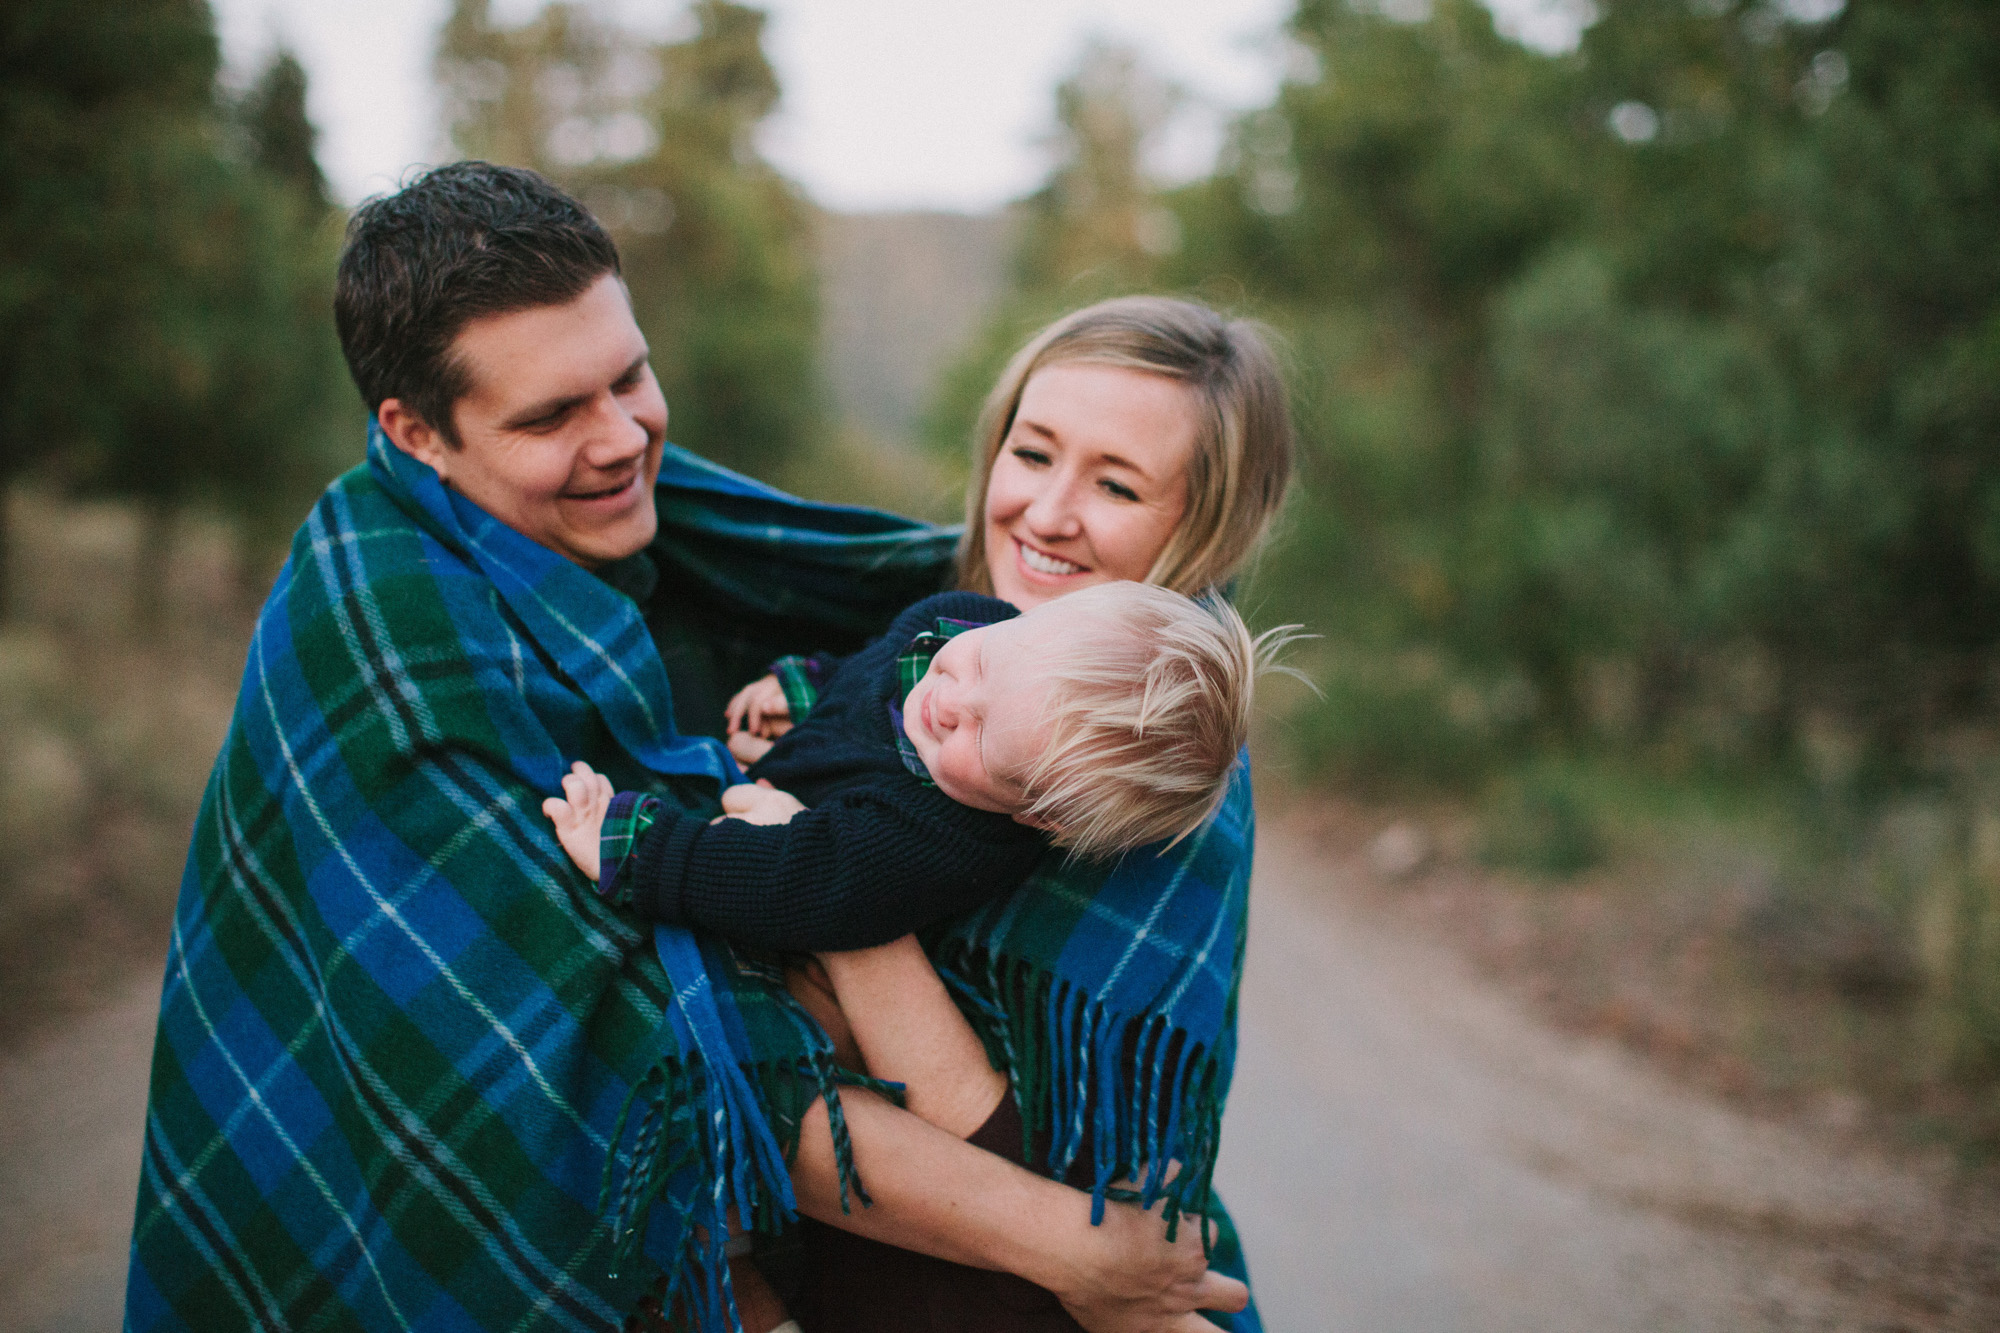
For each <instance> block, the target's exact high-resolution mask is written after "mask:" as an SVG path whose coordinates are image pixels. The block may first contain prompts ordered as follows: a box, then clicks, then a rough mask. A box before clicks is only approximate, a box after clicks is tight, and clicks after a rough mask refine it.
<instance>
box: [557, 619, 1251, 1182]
mask: <svg viewBox="0 0 2000 1333" xmlns="http://www.w3.org/2000/svg"><path fill="white" fill-rule="evenodd" d="M1281 641H1282V634H1281V633H1280V632H1274V633H1273V634H1269V635H1266V636H1264V638H1263V639H1261V640H1257V639H1252V637H1251V636H1250V634H1249V631H1248V630H1247V629H1246V628H1245V627H1244V624H1243V622H1242V620H1241V618H1240V617H1238V616H1237V614H1236V612H1235V611H1234V610H1233V609H1231V608H1230V607H1229V606H1228V605H1227V604H1226V603H1223V602H1220V601H1199V602H1198V601H1195V600H1192V599H1190V598H1187V597H1184V596H1181V595H1180V594H1178V593H1173V592H1168V591H1166V590H1164V589H1161V588H1156V587H1151V586H1149V585H1145V584H1139V583H1132V582H1115V583H1106V584H1101V585H1098V586H1095V587H1091V588H1086V589H1082V590H1080V591H1078V592H1075V593H1072V594H1070V595H1068V596H1066V597H1061V598H1058V599H1055V600H1053V601H1051V602H1048V603H1046V604H1044V605H1042V606H1039V607H1036V608H1035V609H1033V610H1031V611H1029V612H1028V613H1026V614H1025V615H1023V614H1020V613H1018V612H1017V611H1016V610H1015V608H1014V607H1012V606H1011V605H1009V604H1008V603H1006V602H1002V601H998V600H996V599H994V598H991V597H984V596H980V595H978V594H973V593H944V594H940V595H938V596H935V597H929V598H926V599H924V600H923V601H921V602H918V603H917V604H915V605H914V606H912V607H910V608H909V609H908V610H906V611H904V612H903V613H902V615H900V616H898V617H897V619H896V621H895V623H894V624H893V625H892V626H891V627H890V630H889V632H888V633H887V634H885V635H883V636H882V637H881V638H880V639H877V640H876V641H875V642H873V643H871V644H870V645H869V646H868V647H866V648H864V649H862V650H861V651H860V652H859V653H856V654H854V655H853V656H852V657H849V658H847V659H845V660H842V661H839V662H829V661H826V660H825V659H818V660H816V661H814V662H811V663H809V664H807V667H806V669H805V674H806V675H807V676H810V677H817V678H818V681H819V697H818V698H817V700H815V701H813V702H812V703H811V705H810V711H809V712H806V713H805V715H804V716H803V717H800V718H797V719H795V721H796V725H794V726H792V727H791V729H790V730H789V731H786V732H785V733H784V734H783V735H782V736H780V737H779V738H778V739H777V740H776V741H775V743H773V744H772V745H771V746H770V748H769V750H768V752H767V753H765V754H764V756H763V758H762V759H760V760H759V761H758V762H757V763H755V764H754V765H753V766H752V768H751V769H750V776H752V777H754V778H755V779H757V780H758V781H757V782H756V783H754V784H745V785H742V786H737V787H731V788H729V789H728V790H727V791H726V792H725V793H724V795H723V808H724V810H725V812H726V813H725V815H724V816H723V817H722V818H719V819H717V820H715V821H713V822H710V821H707V820H703V819H700V818H697V817H694V816H690V815H686V814H683V813H681V812H679V811H677V810H674V809H672V808H671V807H669V806H666V805H665V804H664V803H655V804H656V806H657V809H656V810H654V811H653V814H654V822H653V824H652V825H651V827H650V828H649V829H648V830H647V831H646V832H645V834H644V835H643V836H642V837H641V838H640V839H639V841H638V843H637V844H636V845H635V846H634V847H633V848H632V849H631V851H630V853H629V856H628V858H627V860H626V863H625V866H624V868H623V869H622V870H621V871H620V872H619V874H618V875H617V877H616V880H615V882H614V883H613V884H611V885H609V886H604V885H600V892H608V893H609V894H610V896H612V897H613V898H615V899H616V900H618V901H621V902H623V903H625V904H626V905H628V906H631V907H633V908H635V909H636V910H638V911H639V912H640V913H641V914H642V915H645V916H647V917H648V918H650V919H654V920H662V921H669V922H675V923H679V924H685V925H696V926H701V927H705V928H707V929H710V930H713V931H715V932H717V933H719V934H722V935H724V936H725V937H728V938H731V939H735V940H738V941H741V942H744V943H748V944H753V945H762V946H766V947H771V948H778V949H803V948H805V947H808V944H809V943H810V944H816V945H817V946H818V947H819V949H820V950H821V952H820V953H819V959H820V962H821V964H822V966H823V967H824V973H825V977H826V979H827V981H828V982H829V983H830V985H831V989H832V992H833V996H834V999H835V1000H837V1005H838V1007H837V1008H834V1007H833V1006H831V1005H827V1004H815V1003H813V997H812V996H811V995H810V993H809V991H808V990H807V989H806V988H802V987H797V986H795V992H798V993H800V996H801V998H802V999H805V1000H806V1001H807V1003H808V1006H809V1007H810V1008H812V1009H813V1011H814V1013H815V1016H816V1017H818V1018H820V1019H821V1021H822V1022H823V1023H825V1024H826V1025H827V1026H828V1029H829V1032H830V1034H831V1035H833V1036H834V1037H835V1040H836V1043H837V1045H839V1046H841V1047H842V1048H843V1049H844V1050H846V1051H847V1052H848V1053H849V1054H848V1058H850V1059H852V1058H856V1057H858V1058H859V1060H860V1061H862V1062H864V1063H865V1067H866V1069H867V1071H868V1072H869V1073H870V1074H872V1075H873V1076H875V1077H877V1078H881V1079H885V1080H888V1081H891V1082H897V1083H901V1084H903V1085H904V1087H905V1090H906V1099H907V1101H906V1104H907V1105H908V1107H909V1109H910V1110H911V1111H912V1112H913V1113H915V1114H917V1115H919V1116H921V1117H923V1118H924V1119H925V1120H927V1121H929V1122H930V1123H932V1124H934V1125H937V1126H938V1127H939V1128H941V1129H944V1130H946V1131H948V1132H950V1133H953V1134H956V1135H958V1136H959V1137H961V1138H971V1139H972V1140H973V1141H974V1142H977V1143H981V1144H982V1146H988V1145H989V1143H990V1144H994V1145H1006V1144H1007V1143H1008V1134H1007V1133H1006V1132H1005V1130H1004V1128H998V1129H996V1126H995V1125H994V1124H993V1123H992V1121H994V1120H995V1119H996V1118H999V1117H996V1111H997V1110H1001V1109H1011V1108H1003V1099H1004V1098H1005V1096H1006V1093H1007V1081H1006V1078H1005V1076H1004V1075H1002V1074H1001V1073H1000V1072H999V1071H997V1070H995V1069H993V1067H992V1066H991V1064H990V1063H989V1062H988V1060H987V1058H986V1054H985V1050H984V1048H983V1047H982V1045H981V1043H980V1041H979V1039H978V1037H977V1035H976V1034H975V1033H974V1032H973V1030H972V1028H971V1027H970V1025H969V1024H967V1023H966V1021H965V1019H964V1018H963V1016H962V1015H961V1014H960V1012H959V1010H958V1008H957V1006H956V1004H954V1002H953V1001H952V999H951V997H950V995H949V993H948V992H947V991H946V990H945V987H944V985H943V983H942V982H941V981H940V980H939V978H938V976H937V973H936V971H935V970H934V969H933V968H932V967H931V966H930V963H929V961H928V959H927V958H926V957H925V956H924V953H923V950H922V948H921V946H920V945H919V944H918V943H917V940H916V938H915V936H913V935H910V934H907V933H905V932H907V931H908V930H909V929H910V927H911V925H912V924H920V923H922V922H925V921H929V920H934V919H938V918H941V917H944V916H948V915H951V914H954V913H957V912H961V911H965V910H968V909H970V908H972V907H974V906H976V905H978V904H979V903H980V902H983V901H984V900H985V899H987V898H989V897H991V896H993V895H994V894H996V893H999V892H1002V891H1005V890H1007V889H1010V888H1013V887H1015V886H1017V885H1018V884H1019V883H1020V882H1021V881H1022V880H1023V879H1024V878H1025V877H1026V876H1027V875H1028V873H1029V872H1030V871H1031V870H1032V869H1033V867H1034V865H1035V863H1036V861H1037V860H1039V859H1040V857H1041V855H1042V854H1043V852H1044V851H1045V850H1046V849H1047V848H1048V847H1049V846H1050V845H1051V844H1053V845H1054V846H1058V847H1064V848H1068V849H1070V850H1071V851H1072V852H1073V853H1075V854H1078V855H1083V856H1091V857H1107V856H1115V855H1118V854H1120V853H1122V852H1124V851H1127V850H1130V849H1132V848H1135V847H1138V846H1142V845H1144V844H1147V843H1151V842H1157V841H1161V840H1164V839H1169V838H1177V837H1179V836H1181V835H1183V834H1186V833H1188V832H1190V831H1192V830H1193V829H1194V828H1196V827H1197V826H1198V825H1200V823H1201V822H1202V821H1203V820H1204V819H1206V818H1207V817H1208V815H1209V814H1210V813H1212V812H1213V811H1214V809H1215V807H1216V805H1217V804H1218V803H1219V802H1220V801H1221V799H1222V796H1223V793H1224V790H1225V788H1226V785H1227V782H1228V777H1229V773H1230V770H1231V769H1232V768H1233V767H1234V765H1235V763H1236V759H1237V754H1238V752H1239V751H1240V749H1241V748H1242V745H1243V742H1244V739H1245V733H1246V731H1247V729H1248V724H1249V716H1250V702H1251V688H1252V682H1253V680H1254V678H1255V676H1256V674H1257V671H1258V669H1259V667H1260V665H1261V664H1262V662H1263V661H1264V659H1266V658H1267V657H1268V656H1269V653H1270V650H1271V649H1273V648H1274V647H1276V646H1278V645H1279V643H1280V642H1281ZM791 669H793V670H797V664H796V663H794V664H792V667H791ZM781 698H782V696H781V695H780V694H779V693H778V690H777V687H776V682H775V681H774V680H773V679H772V678H770V677H766V678H765V679H764V680H762V681H759V682H757V683H756V684H753V685H752V686H750V687H748V688H746V690H745V691H744V692H743V693H742V694H739V695H738V697H737V700H736V701H735V702H734V703H733V704H732V706H731V720H732V724H734V723H736V722H737V720H738V719H739V718H745V717H746V715H748V716H747V720H748V721H749V723H750V725H751V727H752V728H753V729H756V728H760V727H762V728H769V729H771V730H775V728H774V727H770V721H771V714H773V713H775V712H778V711H779V709H780V705H779V700H780V699H781ZM801 702H803V700H802V701H801ZM751 703H756V704H758V707H756V708H755V709H754V710H753V709H751V708H749V707H748V706H747V705H749V704H751ZM785 711H787V712H790V711H796V709H790V708H787V709H785ZM733 739H735V740H737V741H739V742H740V741H741V739H742V737H741V736H740V735H739V736H738V737H735V738H733ZM741 753H742V750H740V749H739V754H741ZM563 792H564V795H563V797H561V798H551V799H550V800H548V801H547V802H546V803H545V804H544V806H543V809H544V811H545V813H547V814H548V815H549V817H550V818H551V819H552V820H553V821H554V822H555V824H556V829H557V833H558V836H559V837H560V839H561V841H562V844H563V847H564V848H565V850H567V851H568V852H569V854H570V856H571V857H572V858H573V859H574V860H575V861H576V863H577V865H578V866H579V867H580V868H581V869H582V870H583V871H584V872H585V873H586V874H588V875H590V876H591V877H592V879H593V880H596V879H598V878H599V870H600V831H601V829H602V827H603V823H604V819H605V816H606V814H607V812H608V811H609V810H610V808H611V806H612V804H613V801H614V797H613V794H612V790H611V784H610V782H609V781H608V780H607V779H605V778H604V777H603V776H601V775H599V774H597V773H595V772H593V771H591V770H590V769H589V768H588V767H587V766H586V765H583V764H577V765H576V766H575V768H574V770H573V771H572V772H571V774H570V775H569V776H567V777H565V778H564V780H563ZM801 798H803V799H801ZM615 799H616V800H619V801H630V800H632V799H634V798H632V797H629V796H620V797H617V798H615ZM829 942H831V943H833V944H836V945H838V946H839V951H832V952H829V951H827V945H828V944H829ZM843 1027H844V1029H845V1030H843ZM850 1037H851V1040H850ZM1001 1150H1002V1151H1004V1152H1006V1153H1008V1154H1009V1155H1013V1156H1018V1153H1019V1127H1018V1120H1014V1121H1013V1133H1012V1143H1011V1146H1002V1147H1001Z"/></svg>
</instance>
